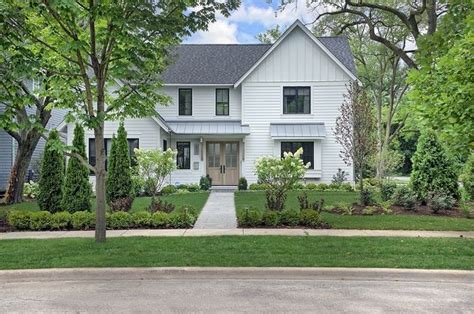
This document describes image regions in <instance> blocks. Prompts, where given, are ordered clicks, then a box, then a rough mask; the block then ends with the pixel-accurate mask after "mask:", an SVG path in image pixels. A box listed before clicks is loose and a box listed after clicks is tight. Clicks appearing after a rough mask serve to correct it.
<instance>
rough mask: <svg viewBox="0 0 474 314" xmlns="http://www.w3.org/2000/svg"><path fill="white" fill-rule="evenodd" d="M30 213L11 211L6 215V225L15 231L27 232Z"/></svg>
mask: <svg viewBox="0 0 474 314" xmlns="http://www.w3.org/2000/svg"><path fill="white" fill-rule="evenodd" d="M30 213H31V212H27V211H20V210H12V211H10V212H9V213H8V217H7V219H8V224H9V225H10V226H11V227H13V228H14V229H15V230H28V229H29V228H30Z"/></svg>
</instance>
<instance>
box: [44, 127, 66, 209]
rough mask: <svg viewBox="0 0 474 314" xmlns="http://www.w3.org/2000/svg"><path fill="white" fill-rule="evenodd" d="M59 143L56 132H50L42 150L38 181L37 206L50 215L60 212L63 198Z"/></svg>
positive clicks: (62, 174)
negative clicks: (50, 213)
mask: <svg viewBox="0 0 474 314" xmlns="http://www.w3.org/2000/svg"><path fill="white" fill-rule="evenodd" d="M59 142H60V140H59V134H58V131H56V130H53V131H51V132H50V133H49V137H48V140H47V141H46V146H45V148H44V153H43V159H42V160H41V170H40V178H39V181H38V185H39V193H38V206H39V208H40V209H41V210H43V211H46V210H47V211H50V212H52V213H54V212H58V211H60V210H61V201H62V198H63V182H64V155H63V153H62V152H61V151H60V150H59V149H58V143H59Z"/></svg>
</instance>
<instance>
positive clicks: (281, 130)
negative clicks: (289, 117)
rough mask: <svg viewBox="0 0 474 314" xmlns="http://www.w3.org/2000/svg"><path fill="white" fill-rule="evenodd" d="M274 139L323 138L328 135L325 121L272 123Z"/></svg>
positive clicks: (271, 128)
mask: <svg viewBox="0 0 474 314" xmlns="http://www.w3.org/2000/svg"><path fill="white" fill-rule="evenodd" d="M270 134H271V137H272V138H273V139H322V138H325V137H326V127H325V126H324V123H271V124H270Z"/></svg>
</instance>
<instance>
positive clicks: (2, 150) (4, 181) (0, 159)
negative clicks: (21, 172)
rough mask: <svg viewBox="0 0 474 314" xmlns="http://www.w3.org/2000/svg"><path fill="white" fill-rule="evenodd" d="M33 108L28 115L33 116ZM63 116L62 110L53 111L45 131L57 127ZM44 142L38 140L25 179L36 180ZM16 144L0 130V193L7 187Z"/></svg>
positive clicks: (0, 106)
mask: <svg viewBox="0 0 474 314" xmlns="http://www.w3.org/2000/svg"><path fill="white" fill-rule="evenodd" d="M3 110H5V107H4V106H3V105H0V113H1V112H2V111H3ZM34 110H35V109H34V108H28V109H27V112H28V113H29V114H34ZM64 116H65V111H64V110H53V113H52V114H51V118H50V119H49V122H48V124H47V126H46V128H47V129H52V128H55V127H57V126H58V125H59V124H60V123H61V122H62V121H63V120H64ZM44 145H45V140H44V139H42V138H41V139H40V140H39V142H38V145H37V146H36V149H35V151H34V152H33V156H32V157H31V162H30V166H29V168H28V174H27V177H26V179H27V180H28V181H29V180H36V179H37V178H38V175H39V166H40V161H41V156H42V154H43V150H44ZM16 149H17V142H16V141H15V139H14V138H13V137H11V136H10V135H9V134H8V133H7V132H5V131H3V130H0V192H5V191H6V189H7V185H8V179H9V177H10V170H11V168H12V166H13V163H14V162H15V157H16Z"/></svg>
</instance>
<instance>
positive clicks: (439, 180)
mask: <svg viewBox="0 0 474 314" xmlns="http://www.w3.org/2000/svg"><path fill="white" fill-rule="evenodd" d="M457 179H458V176H457V173H456V171H455V169H454V167H453V163H452V162H451V160H450V159H449V158H448V156H447V154H446V151H445V149H444V147H443V146H442V145H441V143H440V142H439V141H438V137H437V135H436V133H435V132H434V131H432V130H428V131H425V132H424V133H423V134H422V135H421V136H420V138H419V140H418V145H417V148H416V153H415V155H414V156H413V171H412V173H411V177H410V184H411V185H412V188H413V191H414V192H415V193H416V196H417V198H418V200H420V201H422V202H426V201H427V199H428V196H429V194H430V193H439V194H445V195H449V196H452V197H454V198H455V199H458V198H459V191H458V180H457Z"/></svg>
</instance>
